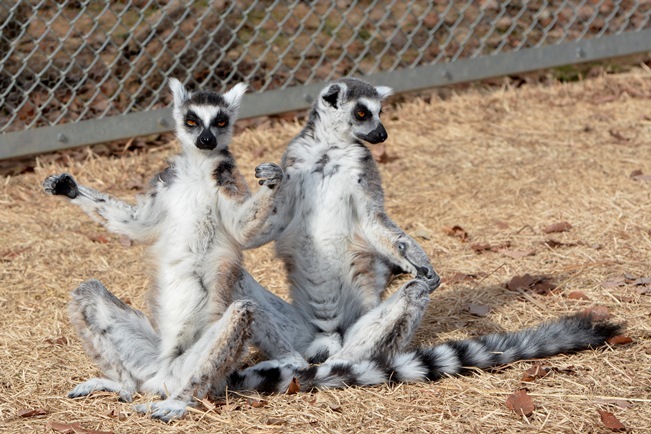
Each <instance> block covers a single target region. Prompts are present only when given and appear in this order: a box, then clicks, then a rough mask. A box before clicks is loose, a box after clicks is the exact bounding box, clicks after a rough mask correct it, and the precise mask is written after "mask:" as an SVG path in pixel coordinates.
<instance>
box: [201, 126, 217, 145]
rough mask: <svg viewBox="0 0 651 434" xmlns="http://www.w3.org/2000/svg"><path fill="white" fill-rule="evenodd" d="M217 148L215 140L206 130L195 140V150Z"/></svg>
mask: <svg viewBox="0 0 651 434" xmlns="http://www.w3.org/2000/svg"><path fill="white" fill-rule="evenodd" d="M216 146H217V139H216V138H215V136H214V135H213V134H212V133H211V132H210V131H208V130H204V131H203V132H202V133H201V135H200V136H199V138H198V139H197V148H199V149H215V147H216Z"/></svg>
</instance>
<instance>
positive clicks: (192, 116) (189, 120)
mask: <svg viewBox="0 0 651 434" xmlns="http://www.w3.org/2000/svg"><path fill="white" fill-rule="evenodd" d="M199 125H201V119H199V116H197V114H196V113H195V112H193V111H192V110H188V112H187V113H186V114H185V126H186V127H188V128H194V127H196V126H199Z"/></svg>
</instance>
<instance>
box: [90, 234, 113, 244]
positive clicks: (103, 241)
mask: <svg viewBox="0 0 651 434" xmlns="http://www.w3.org/2000/svg"><path fill="white" fill-rule="evenodd" d="M88 238H90V240H91V241H92V242H94V243H101V244H108V243H109V242H110V241H109V240H108V238H106V237H105V236H104V235H102V234H99V235H88Z"/></svg>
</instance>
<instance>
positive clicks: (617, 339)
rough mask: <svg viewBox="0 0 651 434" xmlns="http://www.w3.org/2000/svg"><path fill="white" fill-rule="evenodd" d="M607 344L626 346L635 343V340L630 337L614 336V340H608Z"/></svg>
mask: <svg viewBox="0 0 651 434" xmlns="http://www.w3.org/2000/svg"><path fill="white" fill-rule="evenodd" d="M606 342H608V344H609V345H626V344H630V343H631V342H633V339H632V338H631V337H630V336H623V335H618V336H613V337H612V338H610V339H608V340H607V341H606Z"/></svg>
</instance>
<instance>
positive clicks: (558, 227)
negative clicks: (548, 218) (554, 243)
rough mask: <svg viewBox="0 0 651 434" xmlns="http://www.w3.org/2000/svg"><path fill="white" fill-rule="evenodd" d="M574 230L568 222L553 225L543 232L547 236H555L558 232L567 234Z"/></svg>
mask: <svg viewBox="0 0 651 434" xmlns="http://www.w3.org/2000/svg"><path fill="white" fill-rule="evenodd" d="M570 229H572V225H571V224H569V223H568V222H558V223H554V224H551V225H549V226H547V227H546V228H544V229H543V232H544V233H546V234H553V233H557V232H567V231H569V230H570Z"/></svg>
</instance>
